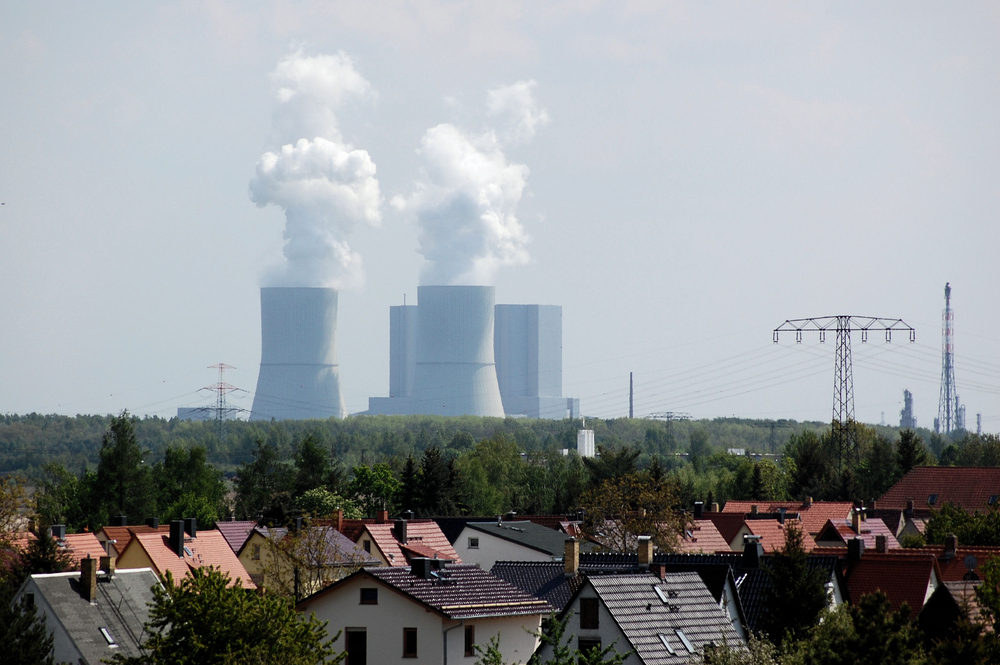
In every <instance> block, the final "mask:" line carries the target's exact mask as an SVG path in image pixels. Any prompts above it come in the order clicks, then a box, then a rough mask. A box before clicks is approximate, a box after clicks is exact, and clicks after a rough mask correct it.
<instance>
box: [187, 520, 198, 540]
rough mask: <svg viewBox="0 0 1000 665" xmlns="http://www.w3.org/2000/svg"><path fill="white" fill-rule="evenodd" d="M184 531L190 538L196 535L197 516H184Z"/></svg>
mask: <svg viewBox="0 0 1000 665" xmlns="http://www.w3.org/2000/svg"><path fill="white" fill-rule="evenodd" d="M184 532H185V533H187V535H189V536H191V537H192V538H197V537H198V518H197V517H185V518H184Z"/></svg>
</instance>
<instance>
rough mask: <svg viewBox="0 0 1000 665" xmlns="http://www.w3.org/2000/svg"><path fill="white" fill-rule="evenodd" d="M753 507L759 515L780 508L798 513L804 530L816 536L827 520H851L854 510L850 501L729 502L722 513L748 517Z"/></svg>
mask: <svg viewBox="0 0 1000 665" xmlns="http://www.w3.org/2000/svg"><path fill="white" fill-rule="evenodd" d="M751 506H757V512H759V513H776V512H778V509H779V508H784V509H785V510H786V511H788V512H790V513H798V514H799V519H800V520H801V521H802V528H803V529H805V531H806V533H810V534H812V535H814V536H815V535H816V534H818V533H819V532H820V529H822V528H823V527H824V526H825V525H826V521H827V520H834V521H837V520H845V519H849V518H850V517H851V509H852V508H854V504H853V503H852V502H850V501H813V502H812V503H811V504H808V505H807V504H806V503H805V502H799V501H727V502H726V505H725V507H724V508H723V509H722V512H724V513H743V514H744V515H748V514H750V507H751Z"/></svg>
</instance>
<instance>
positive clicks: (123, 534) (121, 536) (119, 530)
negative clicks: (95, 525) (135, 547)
mask: <svg viewBox="0 0 1000 665" xmlns="http://www.w3.org/2000/svg"><path fill="white" fill-rule="evenodd" d="M136 533H170V525H169V524H161V525H160V527H159V528H158V529H154V528H153V527H151V526H148V525H146V524H136V525H133V526H106V527H103V528H102V529H101V530H100V531H98V532H97V534H96V535H97V539H98V540H99V541H101V542H102V543H106V542H108V541H109V540H116V541H118V542H117V543H115V544H114V545H112V546H111V549H110V550H108V551H109V552H110V553H111V554H112V555H114V556H121V553H122V552H124V551H125V548H126V547H128V544H129V543H130V542H132V536H133V534H136Z"/></svg>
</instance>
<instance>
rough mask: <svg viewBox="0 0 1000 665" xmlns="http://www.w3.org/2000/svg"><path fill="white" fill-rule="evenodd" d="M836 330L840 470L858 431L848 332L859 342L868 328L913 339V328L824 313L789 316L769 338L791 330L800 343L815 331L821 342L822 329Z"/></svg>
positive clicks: (853, 451)
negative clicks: (902, 333)
mask: <svg viewBox="0 0 1000 665" xmlns="http://www.w3.org/2000/svg"><path fill="white" fill-rule="evenodd" d="M829 330H835V331H836V333H837V357H836V361H835V364H834V374H833V420H832V422H831V427H832V435H833V440H834V443H835V445H836V447H837V470H838V472H839V471H843V468H844V457H845V456H848V457H853V458H854V460H855V461H857V457H858V435H857V431H856V428H855V426H854V372H853V369H852V367H851V333H852V332H860V333H861V343H862V344H866V343H867V342H868V331H870V330H878V331H884V332H885V341H886V343H889V342H891V341H892V332H893V331H894V330H896V331H906V332H909V333H910V343H913V342H915V341H916V339H917V337H916V331H915V330H914V329H913V328H911V327H910V326H909V325H907V324H906V323H904V322H903V320H902V319H883V318H877V317H873V316H849V315H843V316H824V317H820V318H814V319H789V320H788V321H785V322H784V323H782V324H781V325H780V326H778V327H777V328H775V329H774V333H773V334H772V340H773V341H774V343H775V344H777V343H778V333H782V332H794V333H795V343H796V344H801V343H802V333H803V332H818V333H819V341H820V343H821V344H823V343H825V342H826V333H827V331H829Z"/></svg>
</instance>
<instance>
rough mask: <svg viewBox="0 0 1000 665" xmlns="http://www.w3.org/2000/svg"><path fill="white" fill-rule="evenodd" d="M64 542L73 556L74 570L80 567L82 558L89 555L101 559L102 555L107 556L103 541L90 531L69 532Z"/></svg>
mask: <svg viewBox="0 0 1000 665" xmlns="http://www.w3.org/2000/svg"><path fill="white" fill-rule="evenodd" d="M62 542H63V543H64V546H65V548H66V550H68V551H69V553H70V556H71V557H72V561H73V563H72V569H73V570H76V569H78V568H79V567H80V559H86V558H87V557H88V556H89V557H90V558H91V559H100V558H101V557H102V556H107V553H106V552H105V551H104V546H103V545H101V541H99V540H98V539H97V536H95V535H94V534H93V533H91V532H90V531H87V532H85V533H67V534H66V536H65V537H64V538H63V541H62Z"/></svg>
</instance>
